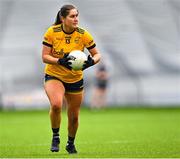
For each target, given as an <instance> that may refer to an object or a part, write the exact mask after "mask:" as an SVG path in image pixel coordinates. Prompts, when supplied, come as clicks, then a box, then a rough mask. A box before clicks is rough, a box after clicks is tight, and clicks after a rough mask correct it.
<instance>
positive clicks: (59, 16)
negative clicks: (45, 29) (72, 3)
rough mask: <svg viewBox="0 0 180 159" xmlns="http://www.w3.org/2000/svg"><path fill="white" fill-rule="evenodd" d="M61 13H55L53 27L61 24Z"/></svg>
mask: <svg viewBox="0 0 180 159" xmlns="http://www.w3.org/2000/svg"><path fill="white" fill-rule="evenodd" d="M60 14H61V11H59V12H58V13H57V16H56V20H55V22H54V25H58V24H61V23H62V21H61V15H60Z"/></svg>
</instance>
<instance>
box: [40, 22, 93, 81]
mask: <svg viewBox="0 0 180 159" xmlns="http://www.w3.org/2000/svg"><path fill="white" fill-rule="evenodd" d="M43 44H44V45H46V46H48V47H51V48H52V56H53V57H57V58H62V57H63V56H64V54H69V53H70V52H71V51H73V50H81V51H84V48H87V49H92V48H94V47H95V46H96V45H95V43H94V40H93V37H92V36H91V34H90V33H89V32H88V31H86V30H84V29H82V28H80V27H77V28H76V30H75V31H74V32H72V33H69V34H68V33H66V32H65V31H64V30H63V28H62V25H61V24H59V25H53V26H51V27H49V28H48V30H47V31H46V33H45V34H44V40H43ZM45 73H46V74H49V75H51V76H55V77H57V78H58V79H60V80H62V81H63V82H67V83H74V82H77V81H79V80H81V79H82V78H83V73H82V71H73V70H69V69H67V68H65V67H64V66H61V65H52V64H46V67H45Z"/></svg>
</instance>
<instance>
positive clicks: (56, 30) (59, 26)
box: [50, 24, 62, 32]
mask: <svg viewBox="0 0 180 159" xmlns="http://www.w3.org/2000/svg"><path fill="white" fill-rule="evenodd" d="M50 28H51V29H52V31H53V32H61V31H62V27H61V24H58V25H52V26H51V27H50Z"/></svg>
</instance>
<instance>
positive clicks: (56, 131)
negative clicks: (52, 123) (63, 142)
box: [52, 128, 59, 136]
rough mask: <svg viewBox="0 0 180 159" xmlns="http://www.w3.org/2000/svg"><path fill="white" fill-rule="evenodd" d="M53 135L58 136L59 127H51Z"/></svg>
mask: <svg viewBox="0 0 180 159" xmlns="http://www.w3.org/2000/svg"><path fill="white" fill-rule="evenodd" d="M52 132H53V136H59V128H52Z"/></svg>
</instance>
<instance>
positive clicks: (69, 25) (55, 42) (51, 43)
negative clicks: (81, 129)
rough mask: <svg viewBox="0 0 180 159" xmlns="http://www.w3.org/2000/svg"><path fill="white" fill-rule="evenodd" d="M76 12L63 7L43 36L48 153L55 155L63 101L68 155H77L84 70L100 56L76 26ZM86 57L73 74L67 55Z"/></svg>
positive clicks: (90, 37) (66, 6)
mask: <svg viewBox="0 0 180 159" xmlns="http://www.w3.org/2000/svg"><path fill="white" fill-rule="evenodd" d="M78 22H79V12H78V10H77V8H76V7H75V6H73V5H64V6H62V8H61V9H60V10H59V12H58V13H57V17H56V20H55V23H54V24H53V25H52V26H50V27H49V28H48V30H47V31H46V33H45V34H44V40H43V48H42V60H43V62H44V63H45V64H46V66H45V84H44V89H45V91H46V94H47V96H48V99H49V102H50V105H51V106H50V112H49V115H50V121H51V127H52V133H53V137H52V144H51V151H52V152H58V151H59V149H60V148H59V144H60V135H59V134H60V124H61V108H62V103H63V97H65V98H66V100H67V105H68V106H67V116H68V141H67V145H66V150H67V152H68V153H70V154H72V153H77V151H76V148H75V144H74V140H75V137H76V132H77V129H78V119H79V111H80V105H81V103H82V100H83V70H85V69H87V68H88V67H91V66H93V65H94V64H96V63H98V62H99V61H100V53H99V52H98V50H97V48H96V44H95V42H94V40H93V37H92V36H91V34H90V33H89V32H88V31H86V30H84V29H82V28H80V27H79V26H78ZM84 48H87V49H88V51H89V53H90V54H89V56H88V59H87V61H85V64H84V65H83V68H82V70H79V71H74V70H72V68H71V66H70V64H71V63H70V62H69V58H68V54H69V53H70V52H71V51H73V50H81V51H84Z"/></svg>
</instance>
